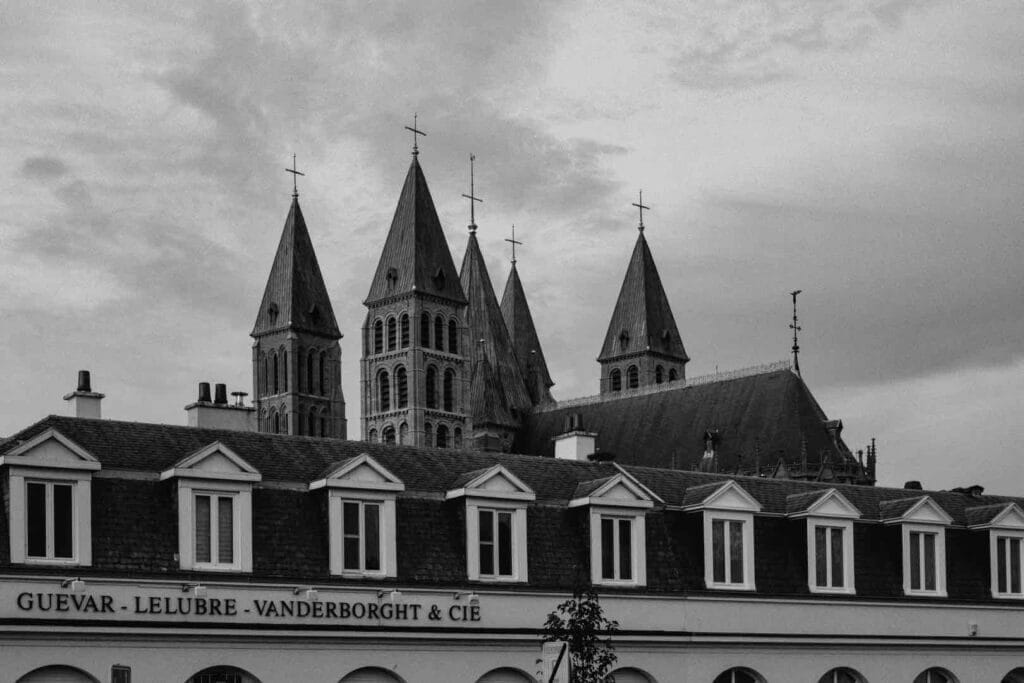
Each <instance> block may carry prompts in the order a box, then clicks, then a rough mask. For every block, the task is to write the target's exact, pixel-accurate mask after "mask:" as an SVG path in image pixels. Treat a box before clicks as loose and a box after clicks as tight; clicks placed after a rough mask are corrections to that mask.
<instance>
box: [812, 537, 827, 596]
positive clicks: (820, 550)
mask: <svg viewBox="0 0 1024 683" xmlns="http://www.w3.org/2000/svg"><path fill="white" fill-rule="evenodd" d="M827 531H828V529H826V528H825V527H823V526H816V527H814V584H815V585H816V586H827V585H828V558H827V556H826V554H825V550H826V547H825V546H826V538H825V534H826V532H827Z"/></svg>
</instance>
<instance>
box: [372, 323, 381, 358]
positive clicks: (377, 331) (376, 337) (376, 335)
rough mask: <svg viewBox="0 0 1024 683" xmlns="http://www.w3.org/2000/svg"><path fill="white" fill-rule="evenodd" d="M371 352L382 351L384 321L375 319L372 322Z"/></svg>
mask: <svg viewBox="0 0 1024 683" xmlns="http://www.w3.org/2000/svg"><path fill="white" fill-rule="evenodd" d="M373 352H374V353H383V352H384V321H383V320H377V321H375V322H374V323H373Z"/></svg>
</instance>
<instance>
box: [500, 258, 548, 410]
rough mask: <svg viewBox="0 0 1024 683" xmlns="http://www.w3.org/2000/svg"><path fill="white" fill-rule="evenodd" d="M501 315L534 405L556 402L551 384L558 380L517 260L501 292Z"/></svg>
mask: <svg viewBox="0 0 1024 683" xmlns="http://www.w3.org/2000/svg"><path fill="white" fill-rule="evenodd" d="M501 315H502V317H503V318H504V319H505V326H506V327H507V328H508V333H509V336H510V337H511V338H512V347H513V350H514V351H515V355H516V361H517V362H518V363H519V372H520V373H521V374H522V376H523V379H524V380H525V382H526V389H527V391H529V392H530V399H531V400H532V401H533V403H534V405H537V404H545V403H553V402H554V399H553V398H552V396H551V387H552V386H554V384H555V382H554V380H552V379H551V373H550V372H548V363H547V361H546V360H545V359H544V351H543V349H541V347H540V338H539V337H538V336H537V328H536V327H535V326H534V324H533V315H532V314H531V313H530V304H529V303H527V301H526V291H525V290H524V289H523V283H522V281H521V280H520V279H519V271H518V270H517V269H516V262H515V261H512V269H511V270H510V271H509V273H508V280H507V281H506V282H505V291H504V292H503V293H502V295H501Z"/></svg>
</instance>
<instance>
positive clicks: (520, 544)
mask: <svg viewBox="0 0 1024 683" xmlns="http://www.w3.org/2000/svg"><path fill="white" fill-rule="evenodd" d="M482 510H483V511H488V510H489V511H492V512H495V513H498V512H511V513H512V574H511V575H502V574H498V573H497V570H498V563H497V537H495V563H494V568H495V573H493V574H483V573H481V571H480V512H481V511H482ZM495 526H497V519H495ZM466 565H467V566H466V569H467V575H468V578H469V580H470V581H486V582H494V583H522V582H524V581H526V580H527V575H528V570H527V551H526V506H525V505H523V504H522V503H518V502H515V501H502V500H498V499H492V498H476V497H468V498H467V499H466Z"/></svg>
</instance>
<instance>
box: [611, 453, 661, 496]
mask: <svg viewBox="0 0 1024 683" xmlns="http://www.w3.org/2000/svg"><path fill="white" fill-rule="evenodd" d="M612 467H614V468H615V469H617V470H618V471H619V472H620V473H621V474H622V476H624V477H626V479H628V480H629V481H631V482H633V483H634V484H635V485H636V486H637V487H638V488H639V489H640V490H641V491H643V492H644V494H645V495H646V496H647V497H648V498H650V499H651V500H653V501H655V502H657V503H661V504H662V505H664V504H665V501H664V499H662V497H661V496H659V495H658V494H657V493H655V492H654V491H652V490H651V489H649V488H648V487H646V486H644V484H643V482H641V481H640V480H639V479H637V478H636V477H634V476H633V475H632V474H630V472H629V470H627V469H625V468H624V467H623V466H622V465H620V464H619V463H617V462H613V463H612Z"/></svg>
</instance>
